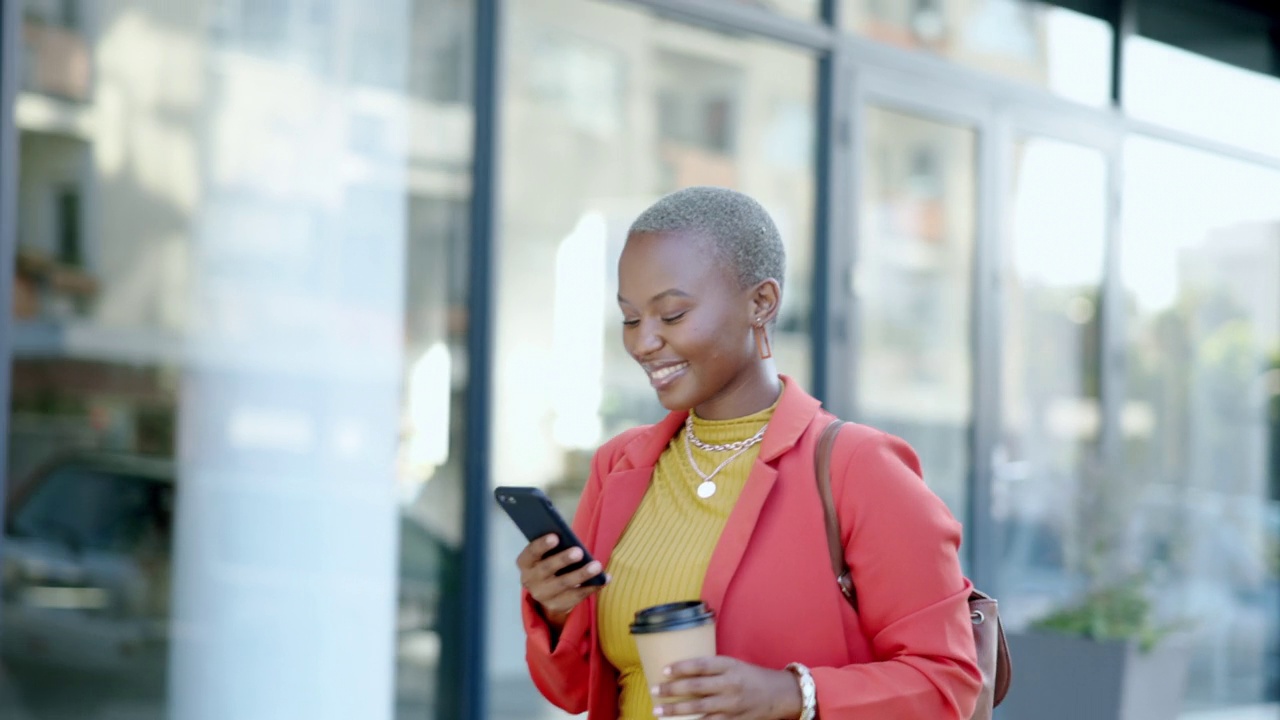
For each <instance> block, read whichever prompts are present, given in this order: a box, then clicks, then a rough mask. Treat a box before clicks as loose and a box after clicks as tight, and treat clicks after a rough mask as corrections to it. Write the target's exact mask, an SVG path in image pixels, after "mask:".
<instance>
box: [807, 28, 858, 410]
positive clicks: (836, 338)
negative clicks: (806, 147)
mask: <svg viewBox="0 0 1280 720" xmlns="http://www.w3.org/2000/svg"><path fill="white" fill-rule="evenodd" d="M853 73H854V70H853V67H852V65H851V63H850V62H849V58H848V56H847V55H845V54H844V53H842V52H841V51H840V50H839V49H838V48H837V50H836V51H835V52H832V53H830V54H828V55H827V56H826V57H825V58H823V60H822V68H821V73H820V76H821V78H822V92H823V95H822V100H821V103H820V109H821V116H820V117H821V119H820V125H819V134H818V138H819V141H818V144H817V147H816V148H815V152H816V153H817V163H818V168H819V191H818V192H819V205H818V223H819V228H818V235H817V238H818V241H817V247H816V248H815V252H814V262H813V273H814V313H813V324H812V327H813V331H814V335H815V342H814V363H813V365H814V373H813V378H814V383H813V384H814V392H815V394H816V396H817V397H818V398H820V399H821V400H822V401H823V402H824V403H825V404H826V405H827V407H828V408H829V409H831V410H832V411H833V412H835V413H836V414H838V415H841V416H843V417H850V414H849V412H850V411H851V410H852V407H850V403H849V399H850V398H851V391H850V384H851V383H852V380H853V378H852V377H851V375H850V372H849V371H850V369H851V368H852V367H854V356H853V352H852V344H851V343H850V332H849V330H850V320H849V317H850V310H851V304H852V303H851V299H852V298H851V293H850V287H849V281H848V278H849V272H850V268H851V265H852V260H851V258H852V242H851V239H852V238H853V236H854V228H853V219H854V214H853V212H851V211H850V208H851V207H852V206H853V205H855V204H856V202H850V198H854V197H855V195H854V194H853V176H854V173H855V172H856V169H855V167H854V165H855V163H856V158H857V155H856V148H857V145H856V144H855V142H854V135H853V132H854V129H853V118H852V113H853V112H854V107H855V106H854V103H853V95H854V81H853Z"/></svg>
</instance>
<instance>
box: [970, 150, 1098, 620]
mask: <svg viewBox="0 0 1280 720" xmlns="http://www.w3.org/2000/svg"><path fill="white" fill-rule="evenodd" d="M1013 162H1014V165H1013V185H1012V189H1013V192H1012V194H1011V197H1010V201H1011V202H1010V205H1009V208H1010V220H1011V221H1010V222H1009V223H1008V228H1009V232H1008V234H1007V236H1006V242H1005V243H1004V247H1003V249H1002V253H1001V267H1002V272H1001V277H1002V278H1003V280H1004V286H1003V295H1002V303H1001V304H1002V312H1003V319H1002V325H1003V329H1002V343H1001V346H1002V355H1003V357H1002V372H1003V379H1002V381H1003V390H1002V406H1003V407H1002V409H1001V428H1002V432H1001V438H1000V443H999V446H998V449H997V453H996V462H995V467H994V468H993V471H994V477H993V483H992V494H993V501H994V503H993V505H994V507H993V515H994V520H995V521H996V523H997V525H998V527H1000V529H1001V530H1002V537H1001V540H1002V542H1001V548H1002V551H1003V554H1004V555H1003V558H1002V560H1001V564H1000V588H1001V590H1000V592H1001V594H1002V597H1001V606H1000V611H1001V617H1002V619H1003V620H1004V622H1005V623H1006V624H1007V625H1008V626H1009V627H1010V628H1011V629H1018V628H1020V627H1021V626H1023V625H1024V624H1025V623H1026V622H1027V621H1030V620H1036V619H1038V618H1040V617H1042V616H1044V615H1046V614H1047V613H1048V612H1050V611H1052V610H1054V609H1057V606H1058V605H1059V604H1060V603H1062V602H1065V601H1067V600H1069V599H1072V598H1073V596H1074V593H1076V592H1077V591H1079V590H1080V589H1081V586H1082V585H1083V584H1084V583H1085V582H1086V580H1085V578H1084V576H1085V575H1086V574H1087V573H1089V572H1091V571H1093V569H1094V566H1095V563H1094V561H1093V558H1092V557H1091V552H1090V551H1091V548H1090V547H1089V545H1090V540H1089V538H1090V537H1091V536H1094V535H1095V533H1090V532H1088V530H1090V529H1091V528H1090V527H1088V526H1089V524H1090V523H1091V522H1092V521H1093V519H1094V518H1093V517H1092V512H1093V510H1094V508H1095V507H1096V506H1095V504H1094V495H1095V494H1096V493H1098V492H1100V491H1101V490H1102V489H1103V488H1101V487H1100V485H1102V483H1103V482H1104V478H1103V476H1102V475H1101V474H1100V473H1099V472H1098V469H1099V468H1098V464H1099V461H1100V458H1099V456H1098V446H1097V441H1098V439H1099V437H1100V431H1101V421H1102V410H1101V406H1100V379H1101V375H1100V372H1101V367H1100V364H1099V361H1100V358H1101V348H1100V347H1099V329H1100V327H1101V310H1102V308H1101V304H1100V297H1101V295H1100V292H1101V287H1102V275H1103V268H1104V254H1105V250H1106V239H1107V222H1106V218H1107V213H1106V208H1107V175H1106V162H1105V159H1104V157H1103V155H1102V153H1101V152H1099V151H1097V150H1094V149H1092V148H1087V147H1082V146H1078V145H1071V144H1069V143H1064V142H1059V141H1055V140H1049V139H1045V138H1027V139H1023V140H1021V141H1019V142H1018V143H1017V144H1016V145H1015V146H1014V161H1013ZM1063 178H1069V179H1070V181H1069V182H1063Z"/></svg>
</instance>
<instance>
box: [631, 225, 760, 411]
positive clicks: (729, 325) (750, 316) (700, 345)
mask: <svg viewBox="0 0 1280 720" xmlns="http://www.w3.org/2000/svg"><path fill="white" fill-rule="evenodd" d="M779 296H780V290H779V288H778V283H777V282H776V281H774V280H766V281H764V282H762V283H759V284H757V285H756V286H754V287H747V288H744V287H742V286H741V285H740V284H739V282H738V280H737V275H736V273H735V272H734V269H733V268H731V267H729V266H728V265H727V264H726V263H725V262H724V261H723V260H722V258H721V256H720V255H719V254H718V253H716V252H715V249H714V246H713V245H712V244H711V243H710V242H709V241H706V240H703V239H701V238H698V237H696V236H691V235H690V234H689V233H686V232H666V233H647V232H637V233H632V234H631V235H630V236H628V237H627V244H626V247H625V248H623V251H622V257H621V259H620V260H619V261H618V305H619V307H620V308H621V310H622V316H623V332H622V340H623V344H624V345H625V346H626V348H627V352H629V353H630V354H631V356H632V357H633V358H635V359H636V362H638V363H640V366H641V367H642V368H644V370H645V372H646V373H647V374H648V375H649V381H650V383H651V384H652V385H653V388H654V389H655V390H656V391H657V393H658V400H659V401H660V402H661V403H662V405H663V407H666V408H667V409H668V410H688V409H690V408H696V410H697V413H698V414H699V415H700V416H702V417H706V418H712V419H718V418H732V417H740V416H742V415H748V414H750V413H753V412H756V411H758V410H762V409H764V408H765V407H768V406H769V405H770V404H771V403H772V402H773V401H774V400H775V399H776V398H777V391H778V380H777V375H776V372H775V371H774V370H773V366H772V363H771V361H766V360H762V359H761V358H760V355H759V352H758V351H757V349H756V344H755V339H754V335H753V332H752V330H753V327H754V325H755V324H756V321H757V319H759V320H760V321H762V322H764V323H766V324H767V323H768V322H769V321H770V320H771V319H772V317H773V315H774V313H775V312H776V311H777V306H778V300H779Z"/></svg>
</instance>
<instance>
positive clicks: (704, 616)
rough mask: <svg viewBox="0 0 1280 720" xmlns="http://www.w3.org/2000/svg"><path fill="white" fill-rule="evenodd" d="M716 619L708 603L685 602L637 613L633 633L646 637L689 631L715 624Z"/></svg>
mask: <svg viewBox="0 0 1280 720" xmlns="http://www.w3.org/2000/svg"><path fill="white" fill-rule="evenodd" d="M715 619H716V614H715V612H714V611H713V610H711V609H710V608H708V607H707V605H706V603H704V602H702V601H701V600H685V601H683V602H674V603H667V604H666V605H655V606H653V607H650V608H645V609H644V610H638V611H636V619H635V622H633V623H631V633H632V634H633V635H645V634H648V633H660V632H670V631H672V630H688V629H689V628H695V627H700V626H702V625H706V624H707V623H710V622H714V621H715Z"/></svg>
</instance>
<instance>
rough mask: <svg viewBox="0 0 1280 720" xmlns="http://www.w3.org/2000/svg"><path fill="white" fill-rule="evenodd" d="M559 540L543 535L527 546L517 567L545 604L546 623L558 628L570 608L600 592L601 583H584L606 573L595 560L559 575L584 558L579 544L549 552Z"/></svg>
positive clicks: (524, 582)
mask: <svg viewBox="0 0 1280 720" xmlns="http://www.w3.org/2000/svg"><path fill="white" fill-rule="evenodd" d="M559 542H560V539H559V538H558V537H556V536H555V535H544V536H543V537H540V538H538V539H537V540H534V541H533V542H531V543H529V544H528V545H526V546H525V548H524V550H523V551H521V552H520V555H519V557H517V558H516V567H518V568H520V584H521V585H523V586H524V588H525V589H526V590H528V591H529V594H530V595H531V596H533V599H534V600H535V601H537V603H538V604H539V605H541V606H542V611H543V614H544V615H545V616H546V618H547V622H550V623H551V624H552V625H555V626H556V627H557V628H559V627H562V626H563V625H564V622H565V619H566V618H567V617H568V616H569V611H570V610H573V608H574V607H576V606H577V605H578V603H580V602H582V601H583V600H586V599H587V598H589V597H591V596H592V595H594V594H595V593H597V592H599V591H600V588H601V587H603V586H601V585H583V583H584V582H586V581H587V580H590V579H591V578H593V577H595V576H596V575H599V574H600V573H602V572H604V568H603V567H601V566H600V563H599V562H598V561H593V562H590V563H588V564H587V565H585V566H583V567H582V568H579V569H578V570H574V571H573V572H570V573H565V574H564V575H556V573H557V572H559V571H560V570H562V569H564V568H565V567H568V566H569V565H572V564H574V563H575V562H577V561H579V560H581V559H582V550H581V549H580V548H576V547H575V548H570V549H568V550H566V551H564V552H559V553H556V554H554V555H547V553H548V552H550V551H551V550H552V549H554V548H555V547H556V545H558V544H559Z"/></svg>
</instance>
